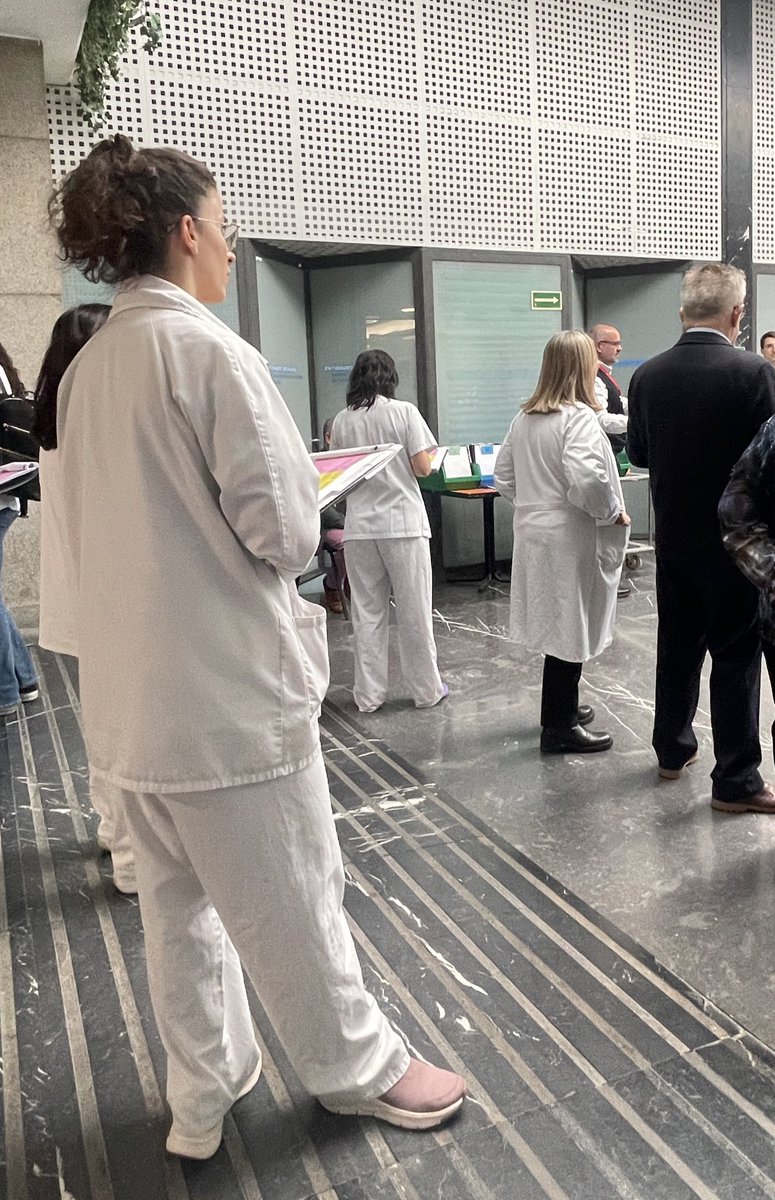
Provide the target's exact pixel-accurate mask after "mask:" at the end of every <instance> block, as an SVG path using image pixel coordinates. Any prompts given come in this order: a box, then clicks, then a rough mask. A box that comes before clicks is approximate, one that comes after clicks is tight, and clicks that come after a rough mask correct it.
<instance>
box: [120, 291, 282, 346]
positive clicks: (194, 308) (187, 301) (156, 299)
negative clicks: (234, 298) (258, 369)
mask: <svg viewBox="0 0 775 1200" xmlns="http://www.w3.org/2000/svg"><path fill="white" fill-rule="evenodd" d="M132 308H172V309H177V310H178V311H179V312H187V313H190V314H191V316H194V317H198V318H200V319H201V320H204V321H207V322H209V323H210V324H211V325H216V326H217V327H218V328H219V329H220V330H222V331H225V333H226V334H228V336H230V337H234V336H239V335H238V334H236V335H235V333H234V330H233V329H231V328H230V326H228V325H227V324H226V322H225V321H222V320H221V319H220V317H216V315H215V313H214V312H211V311H210V309H209V308H207V306H206V305H204V304H202V303H201V302H200V301H199V300H197V299H196V298H195V297H194V296H192V295H191V294H190V293H189V292H186V291H184V289H183V288H181V287H178V285H177V284H176V283H170V281H169V280H168V279H162V278H161V277H160V276H159V275H138V276H136V277H135V278H133V279H128V280H127V281H126V282H125V283H123V284H122V285H121V287H120V288H119V290H118V292H117V293H116V297H115V299H114V301H113V307H112V308H111V310H110V316H109V317H108V320H111V318H113V317H115V316H117V315H118V314H119V313H122V312H125V311H127V310H128V309H132ZM256 353H257V354H259V357H260V358H261V361H262V362H264V363H266V361H267V360H266V359H265V358H264V356H263V354H260V352H259V351H256Z"/></svg>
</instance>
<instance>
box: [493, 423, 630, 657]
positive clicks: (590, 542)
mask: <svg viewBox="0 0 775 1200" xmlns="http://www.w3.org/2000/svg"><path fill="white" fill-rule="evenodd" d="M495 486H496V487H497V489H498V491H499V492H501V493H502V494H503V495H504V496H508V497H509V498H511V499H512V500H513V502H514V558H513V565H512V573H511V636H512V637H513V638H514V640H515V641H517V642H520V643H521V644H522V645H524V646H526V647H527V649H528V650H532V651H536V652H538V653H542V654H552V655H554V657H555V658H561V659H564V660H565V661H566V662H584V661H585V660H586V659H588V658H593V657H594V656H595V655H596V654H600V652H601V651H602V650H604V649H605V647H606V646H607V645H609V643H610V641H611V639H612V637H613V629H614V617H615V613H616V589H617V582H618V577H619V571H620V568H621V565H622V560H623V558H624V551H625V547H626V545H627V532H628V531H627V527H626V526H624V525H615V524H614V522H615V521H616V518H617V517H618V515H619V513H620V512H622V511H623V510H624V502H623V498H622V488H621V484H620V482H619V475H618V472H617V468H616V462H615V460H614V456H613V452H612V450H611V446H610V444H609V442H608V439H607V437H606V436H605V434H604V433H603V430H602V429H601V428H600V424H599V422H598V419H597V417H596V415H595V413H594V412H593V411H592V409H591V408H588V407H587V405H585V404H578V403H577V404H573V405H571V404H568V405H563V406H562V408H561V409H560V410H559V412H556V413H531V414H526V413H522V412H520V413H519V414H518V415H517V416H516V417H515V418H514V420H513V421H512V423H511V428H510V429H509V432H508V434H507V435H506V440H505V441H504V443H503V445H502V447H501V450H500V452H499V454H498V458H497V460H496V463H495Z"/></svg>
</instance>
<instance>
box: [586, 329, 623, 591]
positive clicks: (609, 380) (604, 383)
mask: <svg viewBox="0 0 775 1200" xmlns="http://www.w3.org/2000/svg"><path fill="white" fill-rule="evenodd" d="M589 336H590V337H591V338H592V341H593V342H594V343H595V352H596V354H597V376H596V377H595V399H596V400H597V402H598V404H599V405H601V408H600V412H599V413H598V414H597V416H598V420H599V421H600V424H601V425H602V427H603V429H604V430H605V432H606V433H607V434H608V440H609V441H610V443H611V448H612V450H613V452H614V454H619V453H621V451H622V450H624V449H625V446H626V443H627V438H626V436H625V435H626V433H627V397H626V396H624V395H622V389H621V388H620V387H619V384H618V383H617V382H616V380H615V379H614V377H613V368H614V366H615V364H616V360H617V358H618V357H619V355H620V354H621V352H622V337H621V334H620V333H619V330H618V329H616V328H615V326H613V325H603V324H599V325H593V326H592V328H591V329H590V331H589ZM631 591H632V586H631V584H630V582H629V580H628V579H627V577H626V576H625V574H624V567H622V573H621V575H620V576H619V586H618V587H617V589H616V595H617V596H618V598H619V599H621V598H622V596H629V594H630V592H631Z"/></svg>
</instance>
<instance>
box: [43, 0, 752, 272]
mask: <svg viewBox="0 0 775 1200" xmlns="http://www.w3.org/2000/svg"><path fill="white" fill-rule="evenodd" d="M756 4H757V22H758V23H759V26H760V28H762V29H764V30H765V33H766V34H767V40H768V43H769V44H768V47H767V49H766V50H764V49H762V50H761V51H759V52H758V53H759V58H758V60H757V71H758V74H757V78H759V79H760V80H766V86H765V85H764V84H762V86H760V88H759V90H758V92H757V103H758V105H759V110H760V112H761V113H762V118H763V119H762V121H761V122H760V125H761V127H762V128H765V127H766V133H763V134H762V138H765V137H766V138H767V139H769V140H768V141H767V142H766V144H765V141H764V140H763V141H762V142H761V144H760V146H759V147H758V153H759V156H760V158H761V159H762V166H761V170H760V177H761V180H762V181H764V180H765V179H766V180H767V181H769V179H770V178H771V175H772V169H771V166H768V165H767V164H768V163H769V158H768V155H772V156H773V158H775V134H774V133H773V132H772V131H773V129H775V120H773V119H772V118H773V115H774V114H773V112H772V100H771V96H772V95H773V94H775V86H773V85H775V79H773V78H772V75H773V70H775V67H774V64H773V57H772V55H773V52H772V50H771V47H772V45H773V44H775V15H773V5H772V4H771V3H770V0H756ZM157 6H158V8H159V11H160V13H161V18H162V22H163V25H164V42H163V45H162V47H161V48H160V50H159V51H157V52H156V53H155V54H154V55H153V56H151V57H148V56H146V55H145V54H144V53H143V52H142V50H141V49H140V48H139V46H138V45H136V44H133V46H132V47H131V50H130V53H129V54H128V56H127V60H126V64H125V71H124V76H123V77H122V79H121V81H120V82H118V83H116V84H115V85H112V86H111V91H110V99H111V108H112V117H111V120H110V125H109V127H108V131H110V132H112V131H113V130H116V129H120V130H122V131H123V132H126V133H127V134H129V135H130V136H131V137H132V138H133V139H134V140H135V141H137V142H140V143H143V144H145V145H154V144H156V145H159V144H173V145H176V146H178V147H180V148H183V149H186V150H188V151H190V152H191V153H192V154H194V155H196V156H197V157H200V158H203V159H205V160H206V161H207V162H208V163H209V164H210V165H211V167H212V168H213V170H214V172H215V173H216V175H217V178H218V180H219V183H220V186H221V189H222V192H223V195H224V201H225V205H226V209H227V212H228V214H229V216H230V217H233V218H234V219H235V220H237V221H239V223H240V225H241V226H242V228H243V230H244V232H245V233H247V234H249V235H252V236H255V237H266V238H272V239H281V240H287V241H297V242H336V243H339V244H357V243H369V244H380V243H382V244H386V245H424V246H445V247H458V246H459V247H463V248H472V249H473V248H477V249H478V248H481V249H508V250H530V251H575V252H578V253H582V254H583V253H590V254H611V255H619V256H621V255H624V256H628V255H638V256H644V255H648V256H661V257H670V258H672V257H682V258H694V257H709V258H713V257H716V256H718V254H719V253H720V248H721V239H720V226H721V219H720V218H721V214H720V203H721V201H720V178H719V170H720V124H719V121H720V118H719V107H720V105H719V95H720V71H719V25H720V21H719V0H562V3H560V2H559V0H336V2H334V0H241V2H238V0H157ZM761 40H762V39H757V44H758V42H759V41H761ZM765 106H766V114H767V117H768V119H767V120H764V114H765ZM49 112H50V121H51V144H52V160H53V168H54V174H55V175H56V176H59V175H61V174H62V173H63V172H64V171H65V170H69V169H70V168H71V167H72V166H73V165H74V164H75V163H76V162H77V161H78V160H79V159H80V158H81V157H82V156H83V155H84V154H85V153H86V152H87V151H88V149H89V147H90V145H92V144H93V143H94V141H95V140H96V138H95V137H94V135H92V134H91V133H90V131H89V130H88V129H87V128H86V127H84V126H82V125H81V124H80V123H79V122H78V121H76V119H75V114H74V106H73V101H72V96H71V93H70V90H69V89H67V88H51V89H50V90H49ZM765 192H766V195H765ZM771 192H772V189H767V188H766V187H765V186H764V183H762V186H761V188H760V193H761V195H760V203H767V204H769V203H771V201H769V198H768V197H769V195H771ZM767 211H769V210H767ZM764 234H766V236H771V237H772V238H775V220H769V221H766V222H765V230H764Z"/></svg>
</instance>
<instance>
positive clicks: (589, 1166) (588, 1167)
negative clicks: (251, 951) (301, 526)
mask: <svg viewBox="0 0 775 1200" xmlns="http://www.w3.org/2000/svg"><path fill="white" fill-rule="evenodd" d="M652 599H653V597H652V579H651V576H650V571H649V567H648V565H647V566H646V567H645V568H644V569H643V570H642V571H641V572H640V573H639V575H638V576H637V579H636V590H635V591H634V592H633V594H632V595H631V596H630V597H628V598H627V600H625V601H623V602H622V604H621V606H620V620H619V629H618V633H617V638H616V642H615V644H614V646H613V647H612V648H611V649H610V650H609V651H608V652H607V653H606V655H605V656H604V657H603V658H601V659H600V660H599V661H598V662H597V663H595V664H594V665H593V666H592V667H591V668H590V670H589V672H588V673H587V677H586V692H585V697H586V698H587V699H589V700H590V701H591V702H592V703H594V704H595V706H596V708H597V709H598V711H599V713H600V724H601V725H604V726H606V727H608V728H610V729H611V730H612V732H614V734H615V737H616V745H615V748H614V750H613V751H612V752H610V753H609V754H604V755H599V756H594V757H592V758H588V759H574V758H567V759H543V760H542V759H541V758H540V756H539V755H538V753H537V738H538V729H537V725H536V719H535V714H536V708H537V694H538V675H539V664H538V663H537V662H536V661H535V660H533V659H530V658H528V657H526V656H524V655H521V654H520V653H519V652H518V651H516V650H515V649H514V648H513V647H512V646H510V645H509V643H508V642H507V641H506V639H505V637H504V627H505V624H506V621H507V614H508V598H507V594H506V589H505V588H503V587H500V586H496V587H495V588H490V589H487V590H486V591H485V592H483V593H481V594H480V593H479V592H478V591H477V589H476V588H468V587H452V586H446V587H442V588H440V589H439V590H438V593H437V596H436V603H437V605H438V618H437V630H438V639H439V654H440V660H441V663H442V668H443V673H444V675H445V677H446V678H447V679H448V681H449V683H450V688H451V691H450V696H449V699H448V700H447V701H445V702H444V703H443V704H441V705H440V706H438V707H437V708H436V709H432V710H426V711H423V712H417V711H416V710H415V709H414V708H413V707H412V706H411V705H410V704H408V703H407V701H406V700H405V699H403V698H402V695H401V686H400V679H399V676H398V673H397V664H393V665H394V667H395V674H394V680H395V688H394V692H393V693H391V699H390V701H389V702H388V704H386V705H385V707H384V708H383V710H382V711H380V712H379V713H376V714H373V715H371V716H369V717H365V716H361V715H360V714H357V713H356V712H355V709H354V707H353V705H352V701H351V699H350V695H349V681H350V677H351V648H350V634H349V626H348V625H347V623H346V622H345V621H344V620H339V619H336V618H333V619H332V621H331V623H330V639H331V648H332V663H333V686H332V689H331V693H330V698H329V702H328V703H327V704H326V706H325V708H324V712H323V718H322V722H321V733H322V740H323V748H324V752H325V755H326V761H327V765H328V772H329V782H330V788H331V797H332V805H333V808H334V813H335V819H336V822H337V826H338V829H339V833H340V839H341V843H342V849H343V853H344V855H345V860H346V867H347V877H348V887H347V900H346V903H347V908H348V914H349V919H350V922H351V926H352V929H353V933H354V936H355V939H356V943H357V945H358V948H359V953H360V955H361V959H362V962H363V965H364V974H365V977H366V980H367V983H368V985H369V987H370V988H371V989H372V990H373V991H374V993H375V995H377V996H378V998H379V1000H380V1002H381V1003H382V1004H383V1006H384V1007H385V1009H386V1011H387V1012H388V1013H389V1015H390V1017H391V1019H392V1020H393V1021H394V1022H395V1025H396V1027H397V1028H398V1029H399V1030H400V1031H401V1033H402V1035H403V1036H404V1038H405V1039H406V1041H407V1043H408V1044H409V1045H410V1046H411V1047H413V1048H415V1049H416V1050H417V1051H418V1052H419V1053H421V1054H423V1055H425V1056H426V1057H428V1058H433V1059H434V1060H435V1061H439V1062H442V1063H446V1064H447V1065H449V1066H451V1067H453V1068H455V1069H458V1070H461V1071H463V1072H464V1073H465V1074H466V1076H467V1078H468V1079H469V1082H470V1087H471V1099H470V1101H469V1102H468V1103H467V1105H466V1106H465V1108H464V1111H463V1113H462V1115H461V1116H460V1118H459V1119H457V1120H456V1121H454V1122H453V1123H451V1124H450V1125H449V1126H448V1127H447V1128H446V1129H443V1130H440V1131H438V1132H437V1133H433V1134H420V1135H418V1134H408V1133H404V1132H400V1131H398V1130H393V1129H390V1128H388V1127H385V1126H380V1125H378V1124H376V1123H373V1122H368V1121H364V1122H360V1121H357V1120H350V1119H342V1118H334V1117H331V1116H330V1115H328V1114H326V1113H325V1112H323V1110H321V1109H320V1108H319V1107H318V1106H317V1105H316V1103H315V1102H314V1100H312V1099H311V1098H309V1097H308V1096H306V1095H305V1094H304V1093H303V1091H302V1090H301V1088H300V1087H299V1084H298V1081H297V1080H296V1079H295V1076H294V1073H293V1071H292V1069H291V1067H290V1065H289V1063H288V1062H287V1060H286V1059H285V1056H284V1054H283V1050H282V1047H281V1046H280V1045H279V1044H278V1042H277V1039H276V1037H275V1036H274V1033H273V1030H272V1028H271V1026H270V1025H269V1023H268V1021H267V1019H266V1016H265V1014H264V1012H263V1009H262V1008H261V1005H260V1002H259V1000H258V998H257V996H256V995H255V994H254V993H252V992H251V1006H252V1010H253V1014H254V1018H255V1022H256V1027H257V1032H258V1036H259V1038H260V1040H261V1042H262V1044H263V1047H264V1059H265V1070H264V1075H263V1078H262V1080H261V1081H260V1082H259V1084H258V1086H257V1087H256V1088H255V1089H254V1091H253V1092H252V1093H250V1094H249V1095H248V1096H247V1097H245V1099H243V1100H242V1101H240V1102H239V1103H238V1104H237V1105H235V1107H234V1109H233V1110H232V1113H231V1114H230V1116H229V1117H228V1118H227V1121H226V1126H225V1138H224V1143H223V1145H222V1147H221V1149H220V1150H219V1151H218V1153H217V1154H216V1156H215V1157H214V1158H213V1159H212V1160H211V1161H210V1162H208V1163H204V1164H194V1163H190V1162H185V1161H181V1160H176V1159H171V1158H169V1157H168V1156H166V1155H165V1153H164V1150H163V1144H164V1136H165V1133H166V1127H167V1122H168V1117H167V1115H166V1113H165V1108H164V1103H163V1088H164V1062H163V1055H162V1053H161V1050H160V1046H159V1041H158V1035H157V1033H156V1029H155V1025H154V1022H153V1017H152V1014H151V1011H150V1007H149V1003H148V995H147V984H146V981H145V973H144V964H143V944H142V929H141V925H140V920H139V910H138V908H137V904H136V902H135V901H134V900H133V899H131V898H127V897H123V896H120V895H119V894H118V893H116V892H115V890H114V889H113V887H112V885H111V883H110V860H109V858H107V857H106V856H100V854H99V852H98V850H97V848H96V846H95V843H94V818H93V814H92V813H91V811H90V808H89V804H88V788H87V783H86V778H85V756H84V751H83V744H82V739H81V733H80V726H79V710H78V702H77V671H76V667H75V664H74V663H73V662H72V660H67V659H62V658H59V657H56V656H53V655H47V654H38V660H39V662H40V665H41V669H42V673H43V678H44V681H45V686H44V688H43V690H42V695H41V699H40V700H39V701H38V702H36V703H35V704H33V705H30V706H28V707H27V708H26V710H25V712H24V713H23V714H22V715H21V717H20V719H19V720H12V721H9V722H7V723H6V725H5V729H4V731H2V730H0V805H1V810H2V822H1V823H0V851H1V852H2V853H1V854H0V1051H1V1052H2V1105H3V1113H4V1127H5V1136H4V1142H3V1147H2V1155H1V1156H0V1197H6V1196H7V1197H8V1198H9V1200H163V1198H165V1197H170V1198H172V1200H186V1198H191V1200H261V1198H262V1197H263V1198H265V1200H312V1198H313V1197H315V1198H320V1200H337V1198H338V1200H382V1198H383V1197H386V1198H387V1197H390V1198H391V1200H398V1198H405V1200H431V1198H432V1200H437V1198H438V1200H464V1198H468V1197H471V1198H474V1200H523V1198H524V1200H533V1198H534V1197H535V1198H538V1197H548V1198H549V1200H609V1198H615V1197H618V1198H621V1200H646V1198H648V1200H683V1198H684V1197H700V1198H701V1200H749V1198H750V1200H754V1198H761V1197H770V1198H775V1151H774V1147H775V1053H773V1051H772V1050H770V1049H769V1048H768V1047H773V1046H775V1023H774V1022H773V1019H772V1017H771V1015H770V1011H769V1004H768V1001H769V998H770V997H771V995H772V991H773V988H775V975H774V974H773V970H772V949H771V946H772V938H771V936H768V927H769V925H770V921H769V914H770V910H771V907H772V888H773V879H772V875H773V872H772V869H771V865H770V863H771V859H772V853H773V839H775V822H773V821H772V820H768V819H767V818H765V817H756V816H750V817H737V818H732V817H729V816H724V815H720V814H716V813H714V812H712V810H711V809H710V806H709V803H708V798H709V780H708V771H709V769H710V758H709V753H708V745H707V731H705V730H704V731H703V737H702V742H703V752H702V754H701V758H700V762H699V763H698V764H697V766H696V767H695V768H693V770H692V773H691V774H690V775H687V777H686V778H685V779H684V780H681V781H679V782H677V783H673V784H659V785H658V784H657V783H656V780H655V772H654V765H653V760H652V756H651V752H650V749H649V744H648V743H649V725H650V702H651V675H652V663H653V639H654V631H655V621H654V613H653V603H652ZM766 709H767V718H766V719H767V720H769V719H771V715H772V705H771V702H770V700H769V698H767V703H766ZM604 714H605V719H603V715H604ZM700 719H701V722H706V718H705V717H704V716H703V715H702V714H701V717H700ZM765 754H766V757H767V762H768V764H770V762H771V748H770V745H769V741H768V742H767V748H766V751H765Z"/></svg>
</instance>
